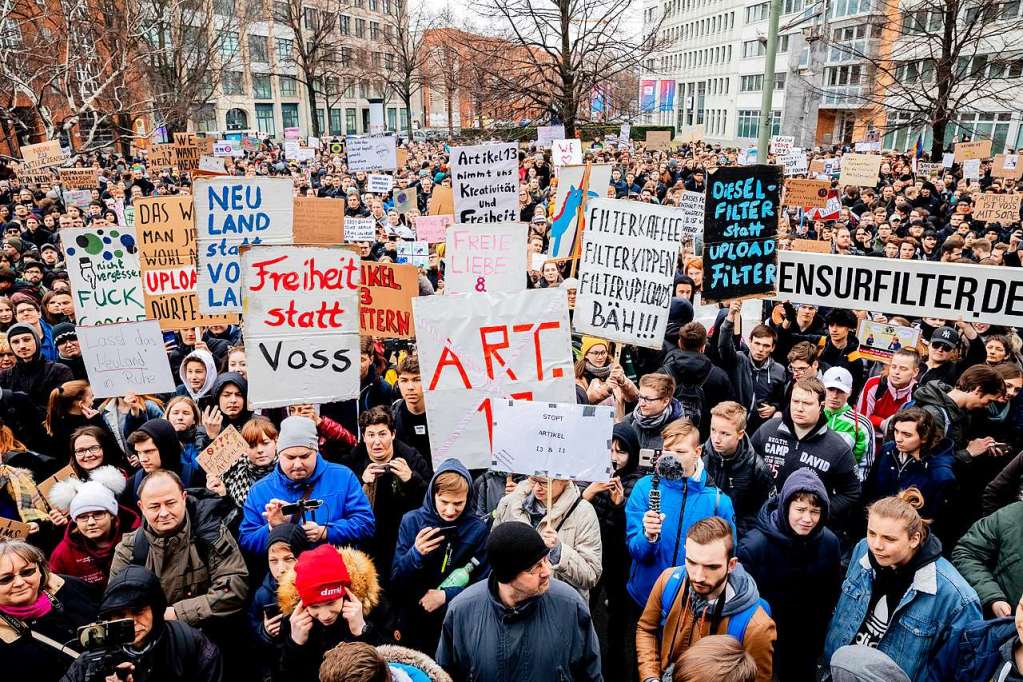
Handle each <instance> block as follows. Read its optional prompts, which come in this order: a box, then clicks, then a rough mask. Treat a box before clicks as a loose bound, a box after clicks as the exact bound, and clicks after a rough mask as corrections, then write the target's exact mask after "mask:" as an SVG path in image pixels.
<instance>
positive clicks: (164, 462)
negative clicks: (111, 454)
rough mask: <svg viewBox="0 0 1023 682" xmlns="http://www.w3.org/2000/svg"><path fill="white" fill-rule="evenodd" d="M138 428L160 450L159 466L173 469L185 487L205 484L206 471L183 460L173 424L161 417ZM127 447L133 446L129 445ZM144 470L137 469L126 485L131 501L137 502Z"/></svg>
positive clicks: (144, 473)
mask: <svg viewBox="0 0 1023 682" xmlns="http://www.w3.org/2000/svg"><path fill="white" fill-rule="evenodd" d="M138 430H139V431H140V432H141V433H144V434H146V435H147V436H149V437H150V438H152V439H153V443H154V444H156V447H157V449H158V450H159V451H160V468H161V469H166V470H168V471H173V472H174V473H176V474H177V475H178V476H180V477H181V484H182V485H183V486H184V487H186V488H201V487H203V486H205V485H206V473H205V472H204V471H203V470H202V469H201V468H200V467H199V466H197V465H194V464H192V463H191V462H185V461H183V460H182V458H181V441H179V440H178V434H177V431H175V430H174V425H173V424H171V423H170V422H169V421H167V420H166V419H163V418H162V417H161V418H159V419H150V420H149V421H147V422H146V423H145V424H143V425H142V426H140V427H139V428H138ZM128 447H132V448H133V447H134V446H133V445H129V446H128ZM145 477H146V472H145V470H143V469H139V470H138V471H136V472H135V474H134V476H132V479H131V485H130V486H129V487H128V490H129V499H130V501H131V502H132V503H135V502H138V499H139V497H138V494H139V486H140V485H142V479H144V478H145Z"/></svg>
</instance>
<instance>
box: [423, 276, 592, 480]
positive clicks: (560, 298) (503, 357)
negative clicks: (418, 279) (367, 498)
mask: <svg viewBox="0 0 1023 682" xmlns="http://www.w3.org/2000/svg"><path fill="white" fill-rule="evenodd" d="M412 309H413V314H414V318H415V326H416V337H417V339H418V342H419V345H418V349H419V363H420V368H421V369H422V377H423V388H424V390H425V391H426V418H427V422H428V424H429V427H430V428H429V431H430V445H431V450H432V454H433V462H434V465H435V466H436V465H438V464H440V463H441V462H443V461H444V460H445V459H446V458H448V457H457V458H458V459H460V460H461V461H462V463H463V464H464V465H465V466H467V467H469V468H470V469H479V468H485V467H487V466H489V465H490V461H491V450H490V428H491V423H492V417H493V403H492V401H493V400H497V399H502V398H514V399H516V400H540V401H544V402H563V403H571V402H574V401H575V375H574V372H573V360H572V344H571V335H570V331H569V328H568V298H567V297H566V296H565V292H564V290H563V289H531V290H528V291H520V292H518V293H515V294H454V295H450V296H448V295H445V296H419V297H417V298H414V299H412Z"/></svg>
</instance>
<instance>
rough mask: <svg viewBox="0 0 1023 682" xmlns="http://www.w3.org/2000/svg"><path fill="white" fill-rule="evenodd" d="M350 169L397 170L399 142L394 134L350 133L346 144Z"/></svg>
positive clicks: (351, 170) (352, 170) (355, 170)
mask: <svg viewBox="0 0 1023 682" xmlns="http://www.w3.org/2000/svg"><path fill="white" fill-rule="evenodd" d="M345 156H346V157H347V159H348V170H349V171H350V172H352V173H355V172H358V171H371V170H395V169H396V168H397V167H398V143H397V139H396V138H395V137H394V135H349V136H348V142H347V144H346V145H345Z"/></svg>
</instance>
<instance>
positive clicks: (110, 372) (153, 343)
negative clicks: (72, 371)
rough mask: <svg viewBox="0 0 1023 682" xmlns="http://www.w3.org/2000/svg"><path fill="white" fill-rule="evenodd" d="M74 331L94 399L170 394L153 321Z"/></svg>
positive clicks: (170, 380)
mask: <svg viewBox="0 0 1023 682" xmlns="http://www.w3.org/2000/svg"><path fill="white" fill-rule="evenodd" d="M76 330H77V332H78V344H79V345H80V346H81V348H82V358H83V359H84V360H85V372H86V374H87V375H88V377H89V385H90V386H91V387H92V391H93V393H94V394H95V395H96V397H97V398H114V397H121V396H125V395H128V394H129V393H149V394H155V393H173V392H174V388H175V383H174V379H173V377H172V376H171V369H170V362H169V361H168V359H167V351H166V350H165V349H164V347H163V333H162V332H161V331H160V323H159V322H157V321H156V320H143V321H141V322H121V323H119V324H107V325H102V326H97V327H76Z"/></svg>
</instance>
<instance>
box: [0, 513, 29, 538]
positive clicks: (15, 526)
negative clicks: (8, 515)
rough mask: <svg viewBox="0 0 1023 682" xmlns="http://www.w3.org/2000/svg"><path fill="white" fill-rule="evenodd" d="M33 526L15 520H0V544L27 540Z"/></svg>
mask: <svg viewBox="0 0 1023 682" xmlns="http://www.w3.org/2000/svg"><path fill="white" fill-rule="evenodd" d="M31 532H32V526H30V525H28V524H27V523H22V522H21V521H15V520H14V519H5V518H0V542H9V541H12V540H27V539H28V536H29V533H31Z"/></svg>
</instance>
